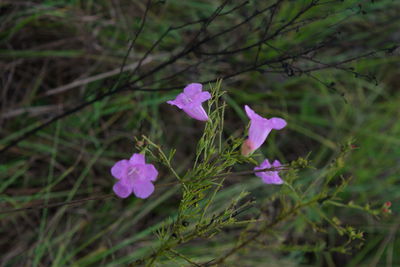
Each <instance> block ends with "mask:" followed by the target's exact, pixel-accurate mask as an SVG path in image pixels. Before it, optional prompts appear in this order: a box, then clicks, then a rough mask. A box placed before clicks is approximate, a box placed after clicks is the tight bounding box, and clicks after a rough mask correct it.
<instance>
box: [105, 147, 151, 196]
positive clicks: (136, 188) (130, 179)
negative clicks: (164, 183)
mask: <svg viewBox="0 0 400 267" xmlns="http://www.w3.org/2000/svg"><path fill="white" fill-rule="evenodd" d="M111 174H112V176H114V177H115V178H116V179H118V180H119V181H118V182H117V183H116V184H115V185H114V187H113V190H114V192H115V194H117V196H119V197H121V198H126V197H128V196H129V195H130V194H131V193H132V192H133V193H134V194H135V196H137V197H138V198H148V197H149V196H150V195H151V194H152V193H153V191H154V185H153V183H152V182H153V181H155V180H156V179H157V175H158V172H157V170H156V168H155V167H154V165H153V164H146V163H145V160H144V155H142V154H138V153H135V154H133V155H132V157H131V158H130V159H129V160H126V159H123V160H120V161H118V162H116V163H115V164H114V166H113V167H112V168H111Z"/></svg>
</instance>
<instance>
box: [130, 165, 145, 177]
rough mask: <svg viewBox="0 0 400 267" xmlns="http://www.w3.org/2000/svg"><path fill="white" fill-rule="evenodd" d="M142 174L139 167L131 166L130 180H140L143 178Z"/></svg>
mask: <svg viewBox="0 0 400 267" xmlns="http://www.w3.org/2000/svg"><path fill="white" fill-rule="evenodd" d="M141 174H142V172H141V170H140V168H138V167H137V166H130V167H129V169H128V177H129V178H130V179H138V178H139V179H140V178H141V177H142V176H143V175H141Z"/></svg>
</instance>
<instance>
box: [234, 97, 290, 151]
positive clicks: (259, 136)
mask: <svg viewBox="0 0 400 267" xmlns="http://www.w3.org/2000/svg"><path fill="white" fill-rule="evenodd" d="M244 108H245V110H246V114H247V117H249V119H250V129H249V138H248V139H247V140H246V141H245V142H244V143H243V145H242V154H243V155H248V154H250V153H252V152H253V151H255V150H256V149H258V148H259V147H260V146H261V145H262V144H263V143H264V142H265V139H267V136H268V134H269V133H270V132H271V130H281V129H282V128H284V127H285V126H286V121H285V120H284V119H281V118H271V119H266V118H263V117H261V116H260V115H258V114H257V113H255V112H254V110H252V109H251V108H250V107H249V106H247V105H246V106H244Z"/></svg>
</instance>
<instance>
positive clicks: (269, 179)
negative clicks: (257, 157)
mask: <svg viewBox="0 0 400 267" xmlns="http://www.w3.org/2000/svg"><path fill="white" fill-rule="evenodd" d="M279 167H281V163H280V162H279V161H278V160H275V161H274V162H273V163H272V165H271V164H270V163H269V161H268V159H265V160H264V161H263V163H261V165H260V166H257V167H255V168H254V171H257V170H263V169H268V168H279ZM278 172H279V171H264V172H256V173H255V174H256V175H257V176H258V177H260V178H261V179H262V181H263V182H264V183H266V184H283V181H282V179H281V178H280V177H279V174H278Z"/></svg>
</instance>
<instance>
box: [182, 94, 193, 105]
mask: <svg viewBox="0 0 400 267" xmlns="http://www.w3.org/2000/svg"><path fill="white" fill-rule="evenodd" d="M184 96H185V97H184V98H183V99H182V101H183V103H184V104H185V105H187V104H190V103H192V102H193V100H192V99H191V98H190V97H188V96H187V95H184Z"/></svg>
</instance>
